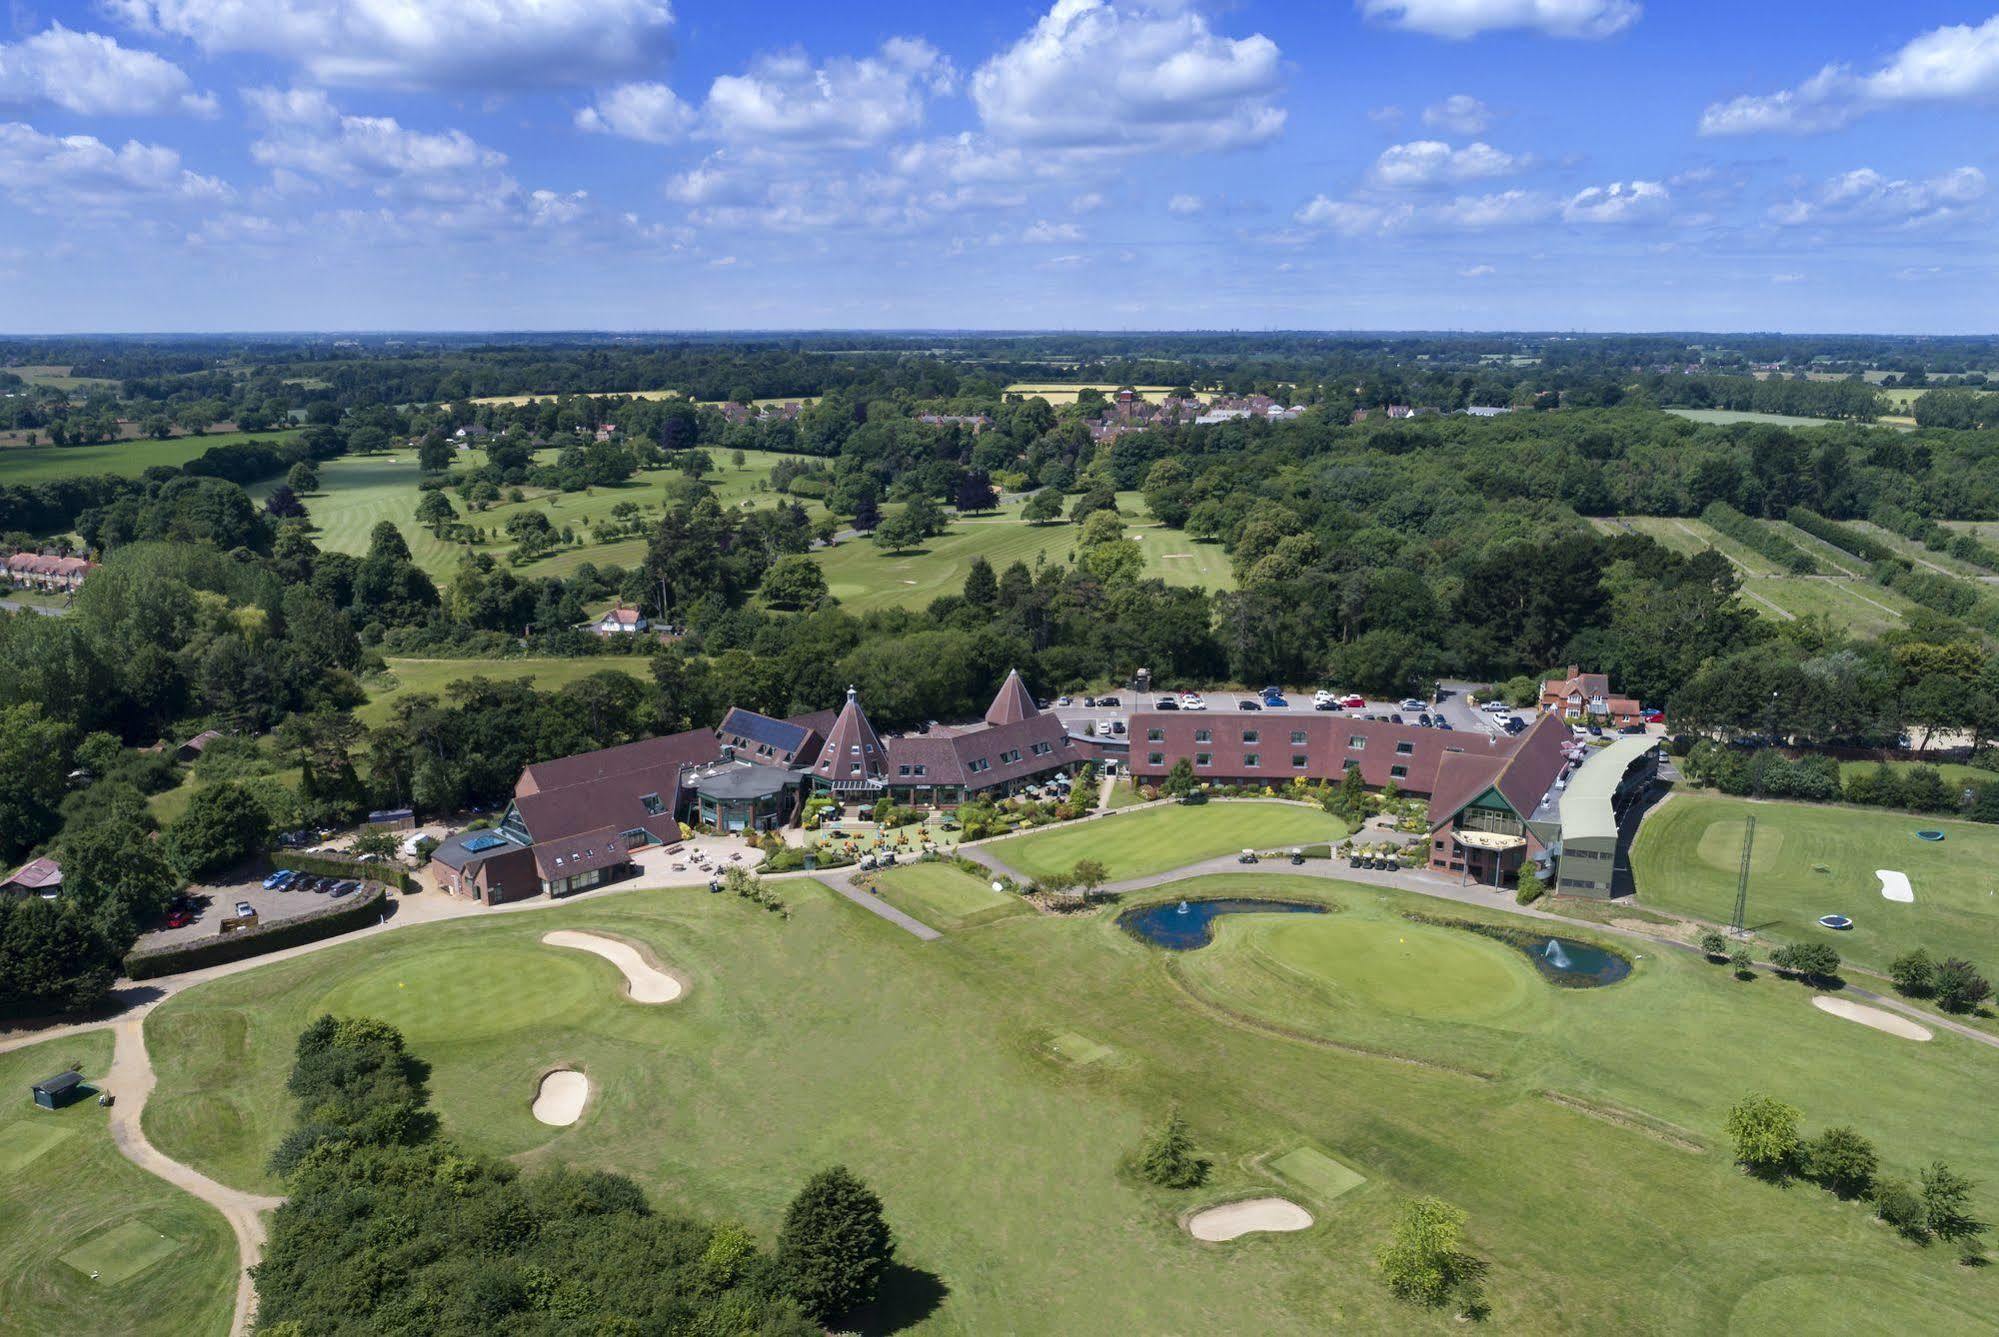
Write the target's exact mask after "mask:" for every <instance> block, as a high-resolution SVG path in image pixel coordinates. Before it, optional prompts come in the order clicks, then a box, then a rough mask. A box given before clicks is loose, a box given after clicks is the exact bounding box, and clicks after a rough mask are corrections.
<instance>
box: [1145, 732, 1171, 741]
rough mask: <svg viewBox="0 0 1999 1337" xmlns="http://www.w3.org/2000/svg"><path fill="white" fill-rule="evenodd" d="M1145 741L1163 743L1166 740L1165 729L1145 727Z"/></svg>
mask: <svg viewBox="0 0 1999 1337" xmlns="http://www.w3.org/2000/svg"><path fill="white" fill-rule="evenodd" d="M1145 741H1146V742H1148V743H1163V742H1165V741H1166V731H1165V730H1164V729H1147V730H1146V731H1145Z"/></svg>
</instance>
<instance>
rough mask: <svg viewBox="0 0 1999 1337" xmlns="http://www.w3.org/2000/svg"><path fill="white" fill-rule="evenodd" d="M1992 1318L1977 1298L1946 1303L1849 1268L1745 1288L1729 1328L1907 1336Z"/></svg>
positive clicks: (1747, 1333) (1744, 1335)
mask: <svg viewBox="0 0 1999 1337" xmlns="http://www.w3.org/2000/svg"><path fill="white" fill-rule="evenodd" d="M1967 1298H1969V1297H1967ZM1991 1318H1992V1313H1991V1311H1990V1310H1989V1309H1982V1308H1980V1307H1979V1306H1978V1304H1977V1303H1976V1301H1971V1302H1969V1303H1967V1304H1966V1305H1965V1306H1963V1307H1961V1308H1959V1307H1954V1306H1952V1305H1950V1304H1948V1303H1945V1302H1941V1297H1940V1296H1939V1295H1938V1294H1937V1293H1936V1292H1935V1291H1919V1290H1917V1289H1916V1288H1915V1287H1912V1286H1906V1285H1902V1284H1900V1283H1898V1282H1897V1281H1895V1280H1894V1279H1893V1278H1889V1277H1883V1276H1876V1275H1871V1274H1869V1273H1866V1272H1862V1273H1860V1274H1859V1275H1855V1274H1854V1273H1853V1272H1850V1271H1840V1272H1836V1273H1835V1272H1810V1273H1789V1274H1786V1275H1784V1276H1779V1277H1772V1278H1771V1279H1770V1280H1768V1281H1763V1282H1759V1283H1757V1284H1756V1285H1754V1286H1751V1287H1750V1288H1749V1289H1748V1290H1747V1291H1744V1292H1743V1293H1742V1295H1741V1297H1740V1298H1739V1299H1737V1300H1736V1302H1735V1308H1734V1310H1733V1311H1731V1312H1730V1314H1729V1316H1728V1331H1729V1332H1730V1333H1733V1334H1739V1335H1740V1337H1752V1334H1761V1333H1768V1332H1778V1331H1783V1330H1791V1331H1800V1332H1836V1333H1839V1334H1841V1337H1905V1334H1908V1333H1912V1332H1958V1331H1964V1330H1967V1328H1969V1327H1978V1326H1981V1325H1984V1324H1988V1323H1990V1322H1991Z"/></svg>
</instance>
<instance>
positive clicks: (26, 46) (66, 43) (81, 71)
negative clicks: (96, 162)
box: [0, 23, 215, 116]
mask: <svg viewBox="0 0 1999 1337" xmlns="http://www.w3.org/2000/svg"><path fill="white" fill-rule="evenodd" d="M0 106H13V107H34V106H50V107H60V108H62V109H63V110H64V111H68V112H74V113H76V114H77V115H79V116H169V115H175V114H186V115H193V116H212V115H214V114H215V95H214V94H213V93H197V92H195V91H194V84H193V82H192V81H191V80H189V79H188V77H187V73H186V71H184V70H182V69H181V67H180V66H178V65H176V64H174V63H173V62H172V61H170V60H166V59H164V58H162V57H160V56H157V55H154V54H153V53H152V52H150V51H140V50H136V49H134V48H132V47H128V46H120V45H119V44H118V42H117V39H116V38H112V37H107V36H105V35H104V34H102V33H87V32H75V31H72V30H71V29H69V28H65V27H63V26H62V24H60V23H52V24H50V25H49V27H48V30H47V31H45V32H40V33H36V34H35V35H33V36H32V37H26V38H23V39H22V40H20V41H18V42H13V43H5V42H0Z"/></svg>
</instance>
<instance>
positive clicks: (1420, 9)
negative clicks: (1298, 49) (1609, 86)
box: [1357, 0, 1643, 41]
mask: <svg viewBox="0 0 1999 1337" xmlns="http://www.w3.org/2000/svg"><path fill="white" fill-rule="evenodd" d="M1357 3H1358V5H1359V7H1360V12H1361V13H1362V14H1363V15H1364V16H1366V17H1367V18H1370V19H1375V20H1377V21H1379V22H1381V23H1385V24H1387V25H1389V26H1390V27H1395V28H1403V29H1407V30H1408V31H1410V32H1419V33H1425V34H1428V35H1429V36H1431V37H1449V38H1454V39H1457V40H1460V41H1462V40H1463V39H1465V38H1468V37H1477V36H1479V35H1480V34H1482V33H1489V32H1501V31H1505V30H1508V29H1517V30H1525V31H1528V32H1536V33H1540V34H1542V35H1544V36H1547V37H1579V38H1597V37H1609V36H1610V35H1611V34H1613V33H1619V32H1622V31H1624V30H1625V29H1626V28H1628V27H1630V26H1631V25H1632V24H1634V23H1636V22H1637V21H1638V16H1639V14H1640V13H1642V12H1643V10H1642V8H1641V7H1640V6H1639V4H1638V3H1637V0H1357Z"/></svg>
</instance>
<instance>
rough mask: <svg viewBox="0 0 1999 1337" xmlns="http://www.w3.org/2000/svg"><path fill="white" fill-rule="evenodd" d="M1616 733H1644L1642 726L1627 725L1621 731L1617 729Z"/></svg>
mask: <svg viewBox="0 0 1999 1337" xmlns="http://www.w3.org/2000/svg"><path fill="white" fill-rule="evenodd" d="M1618 732H1619V733H1623V734H1633V733H1644V732H1645V726H1644V725H1642V724H1627V725H1625V726H1624V727H1623V728H1622V729H1619V730H1618Z"/></svg>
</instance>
